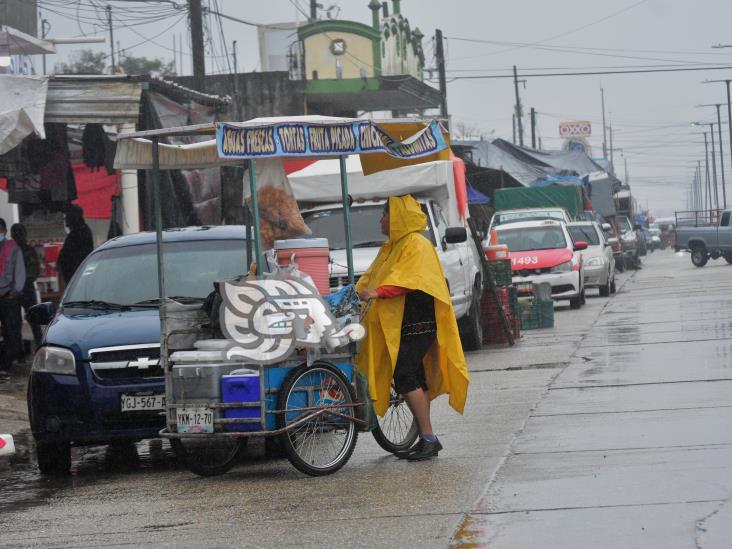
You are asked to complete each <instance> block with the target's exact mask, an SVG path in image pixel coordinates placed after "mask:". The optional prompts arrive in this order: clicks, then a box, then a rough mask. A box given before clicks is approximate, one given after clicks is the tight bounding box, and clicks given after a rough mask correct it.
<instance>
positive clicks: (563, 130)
mask: <svg viewBox="0 0 732 549" xmlns="http://www.w3.org/2000/svg"><path fill="white" fill-rule="evenodd" d="M590 135H592V124H591V123H590V122H588V121H586V120H572V121H568V122H561V123H560V124H559V137H564V138H565V139H566V138H568V137H590Z"/></svg>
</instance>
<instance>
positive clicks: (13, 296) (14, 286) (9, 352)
mask: <svg viewBox="0 0 732 549" xmlns="http://www.w3.org/2000/svg"><path fill="white" fill-rule="evenodd" d="M7 232H8V226H7V224H6V223H5V220H4V219H2V218H0V323H1V324H2V325H1V326H0V333H2V336H3V346H2V351H1V352H0V376H2V377H7V376H8V374H9V373H10V369H11V367H12V365H13V361H14V360H17V359H19V358H21V357H22V356H23V336H22V334H21V330H22V328H23V319H22V317H21V314H20V296H21V294H22V292H23V287H24V286H25V264H24V262H23V252H21V250H20V248H19V247H18V246H16V244H15V242H13V241H12V240H10V239H8V238H7Z"/></svg>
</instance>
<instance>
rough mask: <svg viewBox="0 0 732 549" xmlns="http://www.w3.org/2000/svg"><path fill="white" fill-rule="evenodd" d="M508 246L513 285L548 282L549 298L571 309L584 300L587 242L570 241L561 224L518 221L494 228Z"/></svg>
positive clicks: (500, 239)
mask: <svg viewBox="0 0 732 549" xmlns="http://www.w3.org/2000/svg"><path fill="white" fill-rule="evenodd" d="M496 231H497V232H498V241H499V242H500V243H501V244H506V245H507V246H508V252H509V254H508V255H509V258H510V259H511V267H512V269H513V282H514V283H521V282H533V283H540V282H549V283H550V284H551V287H552V298H553V299H555V300H561V299H568V300H569V303H570V306H571V307H572V308H573V309H579V308H580V307H581V306H582V304H583V303H584V300H585V287H584V266H583V259H582V254H580V253H577V252H579V251H581V250H585V249H587V242H585V241H576V242H573V241H572V237H571V236H570V235H569V232H568V231H567V225H566V224H565V223H564V222H562V221H553V220H541V221H519V222H515V223H509V224H506V225H499V226H498V227H496Z"/></svg>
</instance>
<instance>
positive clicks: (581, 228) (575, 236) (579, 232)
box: [567, 225, 600, 246]
mask: <svg viewBox="0 0 732 549" xmlns="http://www.w3.org/2000/svg"><path fill="white" fill-rule="evenodd" d="M567 230H569V236H571V237H572V240H573V241H574V242H579V241H581V240H584V241H585V242H587V244H589V245H590V246H599V245H600V237H599V236H598V234H597V231H596V230H595V227H593V226H592V225H575V226H569V227H567Z"/></svg>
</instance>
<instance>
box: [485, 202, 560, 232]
mask: <svg viewBox="0 0 732 549" xmlns="http://www.w3.org/2000/svg"><path fill="white" fill-rule="evenodd" d="M542 219H554V220H556V221H563V222H565V223H569V222H570V221H571V218H570V217H569V214H568V213H567V210H565V209H564V208H522V209H518V210H502V211H498V212H496V213H494V214H493V217H492V218H491V224H490V227H489V229H488V233H489V234H490V230H491V229H495V228H496V227H499V226H500V225H505V224H506V223H516V222H517V221H540V220H542Z"/></svg>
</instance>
